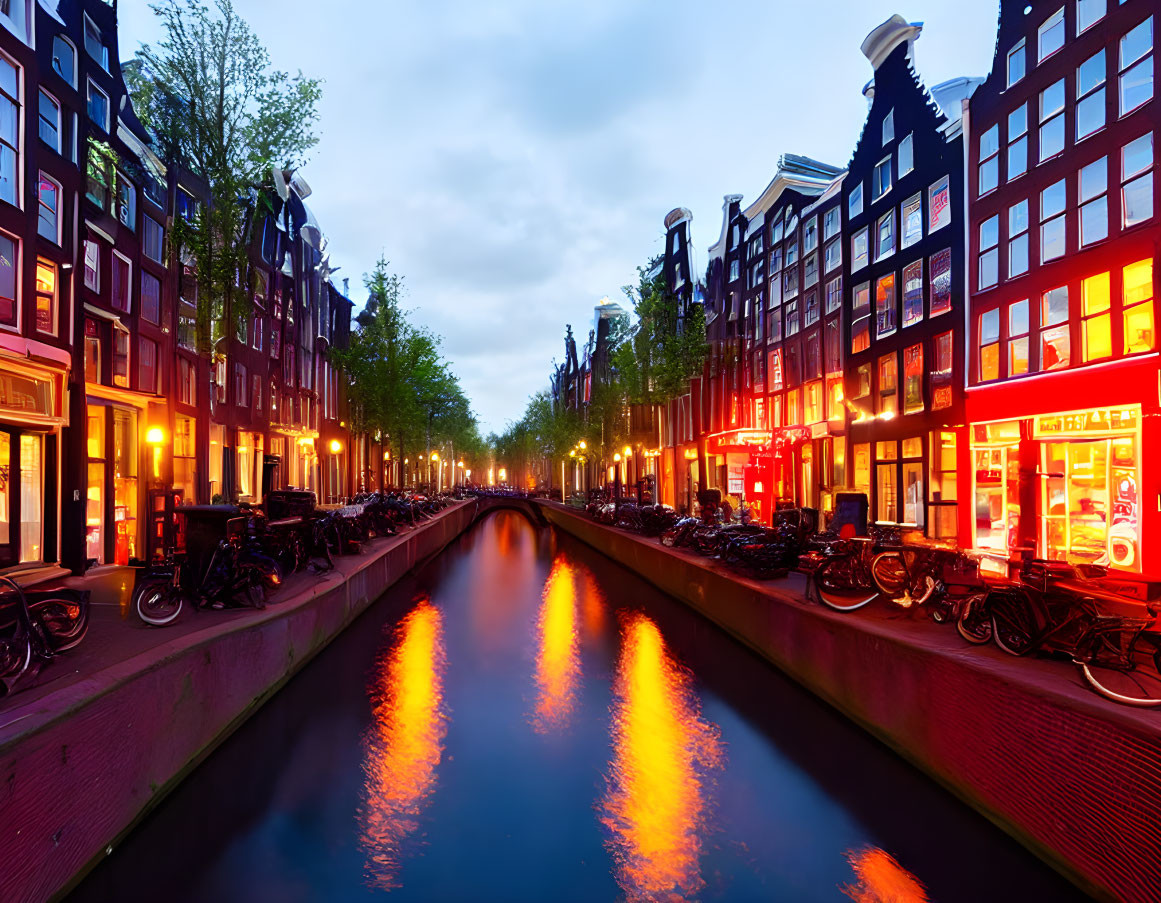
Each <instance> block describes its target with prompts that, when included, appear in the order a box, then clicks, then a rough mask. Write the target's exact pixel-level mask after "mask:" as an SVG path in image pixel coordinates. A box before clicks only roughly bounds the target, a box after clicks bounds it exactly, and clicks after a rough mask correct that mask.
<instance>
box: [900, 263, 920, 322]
mask: <svg viewBox="0 0 1161 903" xmlns="http://www.w3.org/2000/svg"><path fill="white" fill-rule="evenodd" d="M922 319H923V261H922V260H916V261H915V262H914V263H909V264H907V266H905V267H904V268H903V328H904V329H906V328H907V327H908V326H910V325H912V324H913V323H918V322H919V321H920V320H922Z"/></svg>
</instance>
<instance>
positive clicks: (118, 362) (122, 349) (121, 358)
mask: <svg viewBox="0 0 1161 903" xmlns="http://www.w3.org/2000/svg"><path fill="white" fill-rule="evenodd" d="M113 385H115V386H124V387H125V388H126V389H127V388H129V331H128V330H127V329H125V328H123V327H117V326H114V327H113Z"/></svg>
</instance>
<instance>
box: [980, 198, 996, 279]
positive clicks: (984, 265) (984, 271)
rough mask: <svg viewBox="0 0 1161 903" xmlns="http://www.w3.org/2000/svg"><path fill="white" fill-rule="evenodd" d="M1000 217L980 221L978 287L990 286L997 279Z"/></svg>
mask: <svg viewBox="0 0 1161 903" xmlns="http://www.w3.org/2000/svg"><path fill="white" fill-rule="evenodd" d="M999 244H1000V217H999V216H993V217H990V218H989V219H986V220H984V221H983V222H982V223H980V255H979V258H980V263H979V278H978V282H979V288H980V289H985V288H991V287H992V286H993V285H995V284H996V282H998V281H999V278H1000V277H999V273H1000V250H999Z"/></svg>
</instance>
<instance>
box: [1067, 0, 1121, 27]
mask: <svg viewBox="0 0 1161 903" xmlns="http://www.w3.org/2000/svg"><path fill="white" fill-rule="evenodd" d="M1121 2H1122V3H1123V2H1124V0H1121ZM1104 15H1105V0H1076V33H1077V34H1080V33H1081V32H1082V31H1087V30H1088V29H1089V28H1091V27H1092V25H1093V23H1094V22H1098V21H1100V20H1101V19H1103V18H1104Z"/></svg>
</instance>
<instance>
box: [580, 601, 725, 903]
mask: <svg viewBox="0 0 1161 903" xmlns="http://www.w3.org/2000/svg"><path fill="white" fill-rule="evenodd" d="M622 634H623V636H622V649H621V657H620V661H619V662H618V666H617V678H616V688H615V690H616V695H615V697H614V703H613V747H614V755H613V761H612V763H611V764H610V769H609V774H608V788H607V791H606V794H605V797H604V799H603V800H602V804H601V821H602V822H603V823H604V825H605V827H606V828H607V829H608V830H609V832H610V835H609V839H608V846H609V849H610V852H611V853H612V855H613V858H614V860H615V862H616V874H617V880H618V882H619V883H620V885H621V888H622V889H623V890H624V892H625V895H626V897H627V898H628V899H630V900H636V899H653V898H658V897H670V896H689V895H694V894H696V893H697V892H698V891H699V890H700V889H701V888H702V887H704V885H705V882H704V881H703V880H702V877H701V868H700V858H701V851H702V838H703V835H704V833H705V828H706V820H707V813H708V800H707V789H708V788H707V781H706V775H707V772H708V771H710V770H711V769H716V768H720V767H721V765H722V760H723V750H722V747H721V743H720V741H719V739H718V732H717V727H716V726H715V725H713V724H711V723H708V722H706V721H704V720H703V719H702V718H701V714H700V706H699V704H698V700H697V697H696V696H695V695H694V693H693V691H692V690H691V688H690V686H689V682H690V678H689V675H688V673H687V672H685V671H684V670H683V669H682V668H681V667H680V666H679V665H678V664H677V663H676V662H674V660H673V658H672V657H671V656H670V654H669V652H668V650H667V649H666V648H665V641H664V639H663V638H662V636H661V632H660V631H659V630H658V629H657V625H656V624H654V623H653V621H651V620H650V619H649V618H647V617H645V616H644V615H642V614H639V613H633V614H630V615H628V616H626V617H625V618H624V621H623V623H622Z"/></svg>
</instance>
